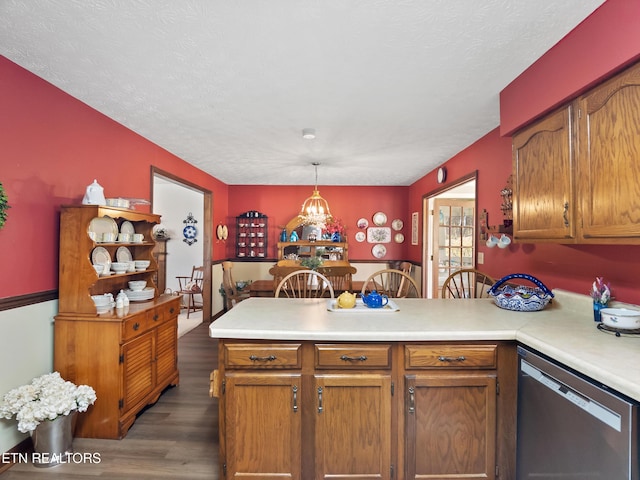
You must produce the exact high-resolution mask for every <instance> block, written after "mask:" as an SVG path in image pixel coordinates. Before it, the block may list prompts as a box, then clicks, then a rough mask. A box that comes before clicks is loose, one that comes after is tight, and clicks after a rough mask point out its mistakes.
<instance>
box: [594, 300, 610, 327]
mask: <svg viewBox="0 0 640 480" xmlns="http://www.w3.org/2000/svg"><path fill="white" fill-rule="evenodd" d="M603 308H607V304H606V303H601V302H595V301H594V302H593V321H594V322H601V321H602V315H601V313H600V310H602V309H603Z"/></svg>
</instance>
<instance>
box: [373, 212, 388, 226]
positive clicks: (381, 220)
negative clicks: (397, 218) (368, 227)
mask: <svg viewBox="0 0 640 480" xmlns="http://www.w3.org/2000/svg"><path fill="white" fill-rule="evenodd" d="M373 223H375V224H376V225H377V226H379V227H381V226H383V225H384V224H385V223H387V216H386V215H385V214H384V213H382V212H377V213H374V214H373Z"/></svg>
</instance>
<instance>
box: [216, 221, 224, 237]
mask: <svg viewBox="0 0 640 480" xmlns="http://www.w3.org/2000/svg"><path fill="white" fill-rule="evenodd" d="M216 237H218V240H224V238H222V237H223V234H222V224H220V225H218V228H216Z"/></svg>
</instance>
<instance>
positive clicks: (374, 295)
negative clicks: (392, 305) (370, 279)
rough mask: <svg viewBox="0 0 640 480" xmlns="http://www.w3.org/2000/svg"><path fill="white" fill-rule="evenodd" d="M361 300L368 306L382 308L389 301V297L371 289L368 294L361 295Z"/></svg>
mask: <svg viewBox="0 0 640 480" xmlns="http://www.w3.org/2000/svg"><path fill="white" fill-rule="evenodd" d="M362 301H363V302H364V304H365V305H366V306H367V307H369V308H382V307H384V306H385V305H386V304H387V303H389V297H387V296H386V295H380V294H379V293H378V292H377V291H376V290H373V291H372V292H371V293H370V294H369V295H364V294H363V295H362Z"/></svg>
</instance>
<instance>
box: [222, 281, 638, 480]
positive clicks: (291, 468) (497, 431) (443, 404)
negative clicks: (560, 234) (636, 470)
mask: <svg viewBox="0 0 640 480" xmlns="http://www.w3.org/2000/svg"><path fill="white" fill-rule="evenodd" d="M396 303H397V304H398V306H399V307H400V311H398V312H388V313H387V312H371V313H368V312H367V313H356V312H332V311H328V310H327V304H326V301H325V300H288V299H287V300H285V299H273V298H254V299H249V300H246V301H244V302H242V303H241V304H240V305H239V306H237V307H236V308H234V309H233V310H231V311H230V312H228V313H227V314H225V315H224V316H222V317H220V318H219V319H218V320H216V321H215V322H214V323H213V324H212V325H211V327H210V336H211V337H213V338H218V339H220V341H219V370H218V371H217V375H215V376H214V378H215V380H214V383H215V385H214V388H215V389H217V390H218V391H219V396H220V436H221V439H220V448H221V452H220V458H221V465H222V468H225V469H226V471H227V475H229V472H232V475H231V477H233V474H235V473H243V474H249V475H251V474H252V475H257V476H256V477H252V478H258V477H259V476H260V475H261V474H262V475H266V474H276V473H278V474H285V473H286V474H287V475H289V478H326V476H332V478H346V476H345V474H346V473H347V472H358V473H359V475H357V476H352V477H349V478H358V479H360V478H363V479H364V478H394V479H395V478H398V479H409V478H414V477H416V476H421V478H429V477H434V478H435V477H436V476H438V475H440V476H444V475H447V474H450V473H451V472H460V471H464V472H465V473H466V474H469V475H471V476H474V475H477V476H482V477H483V478H496V477H499V478H510V479H512V478H515V415H516V411H515V410H516V398H517V395H516V374H517V358H516V345H517V344H522V345H526V346H529V347H531V348H533V349H535V350H538V351H540V352H542V353H544V354H546V355H548V356H550V357H552V358H554V359H555V360H557V361H559V362H561V363H563V364H564V365H566V366H568V367H570V368H573V369H575V370H577V371H579V372H581V373H583V374H585V375H587V376H589V377H591V378H593V379H594V380H595V381H597V382H602V383H603V384H606V385H607V386H609V387H610V388H612V389H615V390H617V391H619V392H621V393H623V394H625V395H627V396H629V397H632V398H635V399H639V400H640V348H638V345H639V343H638V342H640V337H639V338H633V337H625V336H623V337H616V336H614V335H610V334H607V333H604V332H601V331H599V330H598V329H597V328H596V326H595V324H594V322H593V317H592V313H591V309H590V306H591V305H590V299H589V297H586V296H582V295H576V294H571V293H568V292H561V291H558V292H556V299H554V301H553V302H552V304H551V305H549V306H548V307H547V308H546V309H544V310H543V311H540V312H529V313H524V312H511V311H507V310H502V309H500V308H498V307H497V306H495V305H494V303H493V301H492V300H491V299H478V300H420V299H405V300H403V299H398V300H396ZM335 405H338V407H336V409H332V407H333V406H335ZM427 425H428V428H427V427H426V426H427ZM300 445H301V446H300ZM447 478H458V477H455V476H451V477H447ZM459 478H462V476H460V477H459ZM465 478H466V477H465Z"/></svg>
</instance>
